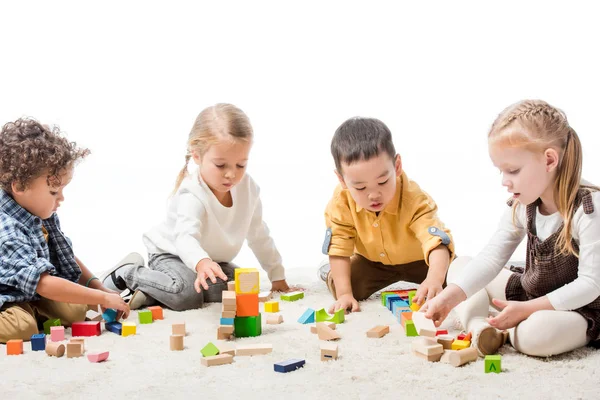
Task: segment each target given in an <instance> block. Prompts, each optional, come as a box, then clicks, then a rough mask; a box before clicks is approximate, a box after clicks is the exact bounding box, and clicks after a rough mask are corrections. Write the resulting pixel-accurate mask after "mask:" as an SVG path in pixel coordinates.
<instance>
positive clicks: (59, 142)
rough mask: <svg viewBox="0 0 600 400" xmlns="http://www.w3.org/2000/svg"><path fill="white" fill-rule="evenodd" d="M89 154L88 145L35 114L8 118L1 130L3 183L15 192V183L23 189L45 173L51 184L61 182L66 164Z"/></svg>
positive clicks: (0, 152) (0, 147)
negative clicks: (79, 145) (42, 122)
mask: <svg viewBox="0 0 600 400" xmlns="http://www.w3.org/2000/svg"><path fill="white" fill-rule="evenodd" d="M88 154H90V151H89V150H88V149H81V148H78V147H77V145H76V144H75V142H69V141H68V140H67V139H66V138H65V137H63V136H62V134H61V132H60V130H59V129H58V127H52V128H50V127H48V126H47V125H42V124H40V123H39V122H38V121H36V120H34V119H32V118H20V119H18V120H16V121H15V122H8V123H7V124H5V125H4V126H3V127H2V131H1V132H0V186H1V187H2V189H4V190H6V191H8V192H12V184H13V183H15V184H16V185H17V187H18V188H19V190H24V189H26V188H27V186H28V185H29V183H31V181H32V180H34V179H36V178H39V177H40V176H42V174H45V173H47V174H48V175H47V182H48V185H51V186H60V185H61V182H60V176H61V174H62V172H63V171H64V170H65V168H69V167H71V166H74V165H75V164H76V163H77V161H79V160H81V159H83V158H84V157H86V156H87V155H88Z"/></svg>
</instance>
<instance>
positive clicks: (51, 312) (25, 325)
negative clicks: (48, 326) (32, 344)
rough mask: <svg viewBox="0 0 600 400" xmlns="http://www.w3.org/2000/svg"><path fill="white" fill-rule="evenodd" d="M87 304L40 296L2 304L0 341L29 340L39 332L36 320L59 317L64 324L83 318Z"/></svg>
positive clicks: (67, 324) (41, 320)
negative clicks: (22, 301)
mask: <svg viewBox="0 0 600 400" xmlns="http://www.w3.org/2000/svg"><path fill="white" fill-rule="evenodd" d="M87 309H88V306H87V304H70V303H59V302H57V301H53V300H48V299H44V298H42V299H41V300H38V301H32V302H29V303H17V304H8V305H4V306H3V307H2V309H1V310H0V343H6V342H7V341H9V340H11V339H23V340H30V339H31V335H34V334H36V333H39V331H38V321H40V322H44V321H46V320H47V319H49V318H59V319H60V323H61V324H62V325H64V326H70V325H71V323H73V322H78V321H83V320H85V313H86V312H87Z"/></svg>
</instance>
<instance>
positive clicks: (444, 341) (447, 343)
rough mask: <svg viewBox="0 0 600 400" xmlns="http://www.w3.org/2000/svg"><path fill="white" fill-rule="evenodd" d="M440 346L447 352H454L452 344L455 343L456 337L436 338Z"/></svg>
mask: <svg viewBox="0 0 600 400" xmlns="http://www.w3.org/2000/svg"><path fill="white" fill-rule="evenodd" d="M436 338H437V341H438V343H439V344H441V345H442V346H443V347H444V349H445V350H452V343H454V336H452V335H439V336H437V337H436Z"/></svg>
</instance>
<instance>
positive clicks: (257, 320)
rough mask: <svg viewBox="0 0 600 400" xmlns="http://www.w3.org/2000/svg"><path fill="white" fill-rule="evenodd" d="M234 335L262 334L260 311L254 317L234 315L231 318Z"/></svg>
mask: <svg viewBox="0 0 600 400" xmlns="http://www.w3.org/2000/svg"><path fill="white" fill-rule="evenodd" d="M233 332H234V333H233V334H234V335H235V337H254V336H260V335H261V334H262V319H261V316H260V313H259V314H258V316H256V317H235V318H234V320H233Z"/></svg>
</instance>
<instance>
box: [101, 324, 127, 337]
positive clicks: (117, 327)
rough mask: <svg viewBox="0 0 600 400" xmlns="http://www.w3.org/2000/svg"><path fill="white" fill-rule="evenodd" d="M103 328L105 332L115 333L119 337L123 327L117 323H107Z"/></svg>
mask: <svg viewBox="0 0 600 400" xmlns="http://www.w3.org/2000/svg"><path fill="white" fill-rule="evenodd" d="M104 328H105V329H106V330H107V331H110V332H112V333H116V334H117V335H121V334H122V333H123V325H122V324H121V323H120V322H117V321H113V322H108V323H106V324H104Z"/></svg>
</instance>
